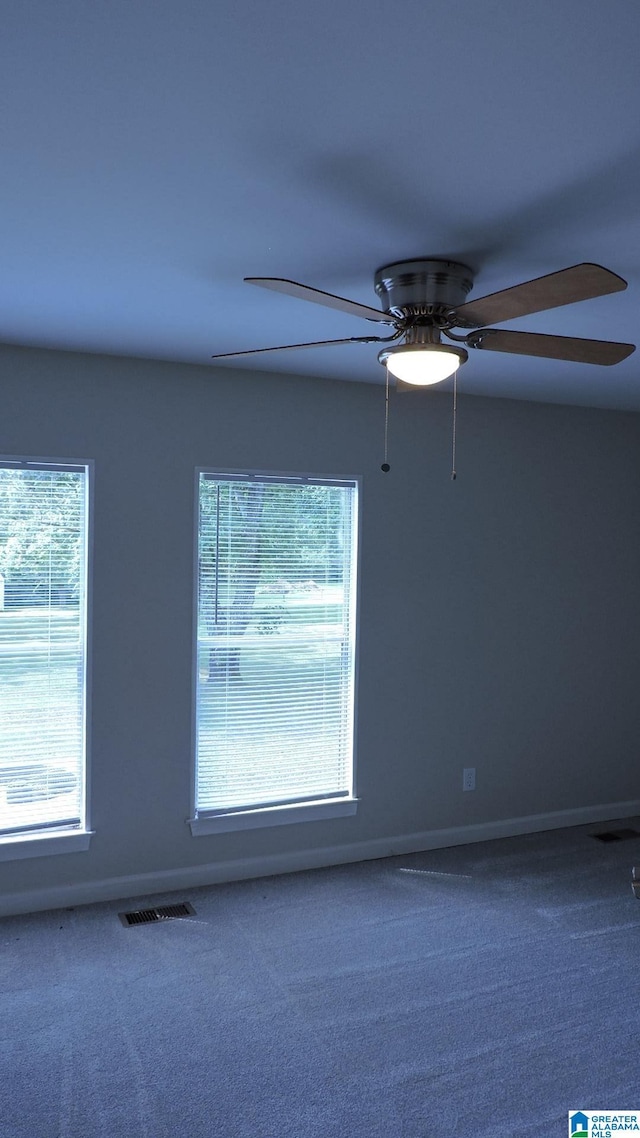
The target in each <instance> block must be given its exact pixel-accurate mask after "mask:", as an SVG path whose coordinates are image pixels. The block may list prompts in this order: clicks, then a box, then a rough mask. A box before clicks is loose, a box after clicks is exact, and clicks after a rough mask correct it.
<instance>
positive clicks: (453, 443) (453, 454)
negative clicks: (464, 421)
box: [451, 368, 458, 482]
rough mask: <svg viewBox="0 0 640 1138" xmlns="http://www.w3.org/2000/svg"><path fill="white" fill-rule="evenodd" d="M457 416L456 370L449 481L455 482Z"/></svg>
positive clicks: (456, 372)
mask: <svg viewBox="0 0 640 1138" xmlns="http://www.w3.org/2000/svg"><path fill="white" fill-rule="evenodd" d="M457 415H458V369H457V368H456V370H455V371H454V373H453V428H452V433H451V481H452V482H455V480H456V478H457V474H456V420H457Z"/></svg>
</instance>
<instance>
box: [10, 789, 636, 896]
mask: <svg viewBox="0 0 640 1138" xmlns="http://www.w3.org/2000/svg"><path fill="white" fill-rule="evenodd" d="M636 816H640V799H635V800H633V801H630V802H610V803H608V804H607V805H604V806H584V807H579V808H578V809H576V810H557V811H554V812H553V813H549V814H529V815H527V816H526V817H521V818H505V819H502V820H501V821H497V822H481V823H479V824H477V825H472V826H454V827H452V828H451V829H446V830H425V831H424V832H422V833H415V834H399V835H396V836H394V837H386V838H374V839H372V840H370V841H363V842H351V843H349V844H348V845H342V846H324V847H320V848H317V849H314V848H308V849H301V850H294V851H293V852H288V853H283V854H271V855H269V856H267V857H250V858H239V859H237V860H235V861H226V862H214V863H211V864H207V865H195V866H186V867H183V868H180V869H165V870H159V871H158V872H156V873H139V874H131V875H130V876H129V875H127V876H123V877H110V878H104V879H102V880H98V881H88V882H82V883H77V884H72V885H55V886H51V887H50V888H45V889H31V890H29V891H27V892H23V893H14V894H5V895H4V896H0V916H13V915H18V914H20V913H36V912H40V911H42V910H46V909H64V908H69V907H71V906H75V905H89V904H94V903H96V902H100V901H119V900H124V899H125V898H140V897H148V896H153V895H154V894H156V893H171V892H175V891H176V890H185V889H195V888H197V887H199V886H202V885H218V884H221V883H223V882H228V881H242V880H246V879H247V878H257V877H273V876H274V875H276V874H279V873H295V872H298V871H300V870H304V869H321V868H326V867H328V866H331V865H345V864H347V863H349V862H357V861H370V860H373V859H375V858H383V857H392V856H393V855H395V854H407V853H419V852H421V851H423V850H435V849H442V848H444V847H445V846H461V845H468V844H470V843H472V842H486V841H491V840H492V839H494V838H509V837H514V836H516V835H520V834H535V833H539V832H541V831H543V830H558V829H562V828H564V827H567V826H584V825H589V824H591V823H597V822H611V821H613V820H615V819H620V818H633V817H636Z"/></svg>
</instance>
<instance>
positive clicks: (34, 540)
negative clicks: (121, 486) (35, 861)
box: [0, 459, 87, 838]
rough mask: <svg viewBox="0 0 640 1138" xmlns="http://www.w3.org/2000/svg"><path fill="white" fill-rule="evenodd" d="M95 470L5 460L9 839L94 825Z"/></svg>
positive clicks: (2, 627) (0, 562)
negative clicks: (90, 486)
mask: <svg viewBox="0 0 640 1138" xmlns="http://www.w3.org/2000/svg"><path fill="white" fill-rule="evenodd" d="M86 501H87V469H86V467H84V466H61V465H57V464H47V463H37V462H18V461H13V460H11V461H9V460H2V459H0V837H4V838H8V837H13V836H16V837H17V836H21V835H23V834H25V833H31V832H34V831H39V830H42V831H46V830H51V829H55V830H59V829H65V828H66V829H78V828H80V827H81V826H83V825H84V767H85V761H84V760H85V644H86V603H85V593H86V547H87V541H86V532H87V508H86Z"/></svg>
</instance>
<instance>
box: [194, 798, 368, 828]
mask: <svg viewBox="0 0 640 1138" xmlns="http://www.w3.org/2000/svg"><path fill="white" fill-rule="evenodd" d="M357 806H358V799H357V798H337V799H334V800H333V801H322V802H305V803H304V805H293V806H269V807H266V808H264V809H258V810H242V811H237V812H236V813H233V814H216V815H215V817H211V816H207V815H202V816H200V817H198V818H189V825H190V827H191V834H192V836H193V837H194V838H198V837H200V836H201V835H203V834H224V833H228V832H229V831H230V830H257V829H260V828H262V827H264V826H286V825H289V824H290V823H292V822H316V821H320V820H322V819H323V818H344V817H346V816H347V815H349V814H355V813H356V810H357Z"/></svg>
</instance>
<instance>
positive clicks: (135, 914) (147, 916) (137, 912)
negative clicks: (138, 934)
mask: <svg viewBox="0 0 640 1138" xmlns="http://www.w3.org/2000/svg"><path fill="white" fill-rule="evenodd" d="M194 915H195V909H194V907H193V905H190V904H189V902H188V901H182V902H180V904H179V905H160V906H159V907H158V908H156V909H134V910H133V911H132V912H130V913H118V916H119V918H120V920H121V921H122V924H123V925H124V927H125V928H126V929H130V928H132V926H133V925H151V924H154V923H155V922H156V921H174V920H176V919H177V918H179V917H192V916H194Z"/></svg>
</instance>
